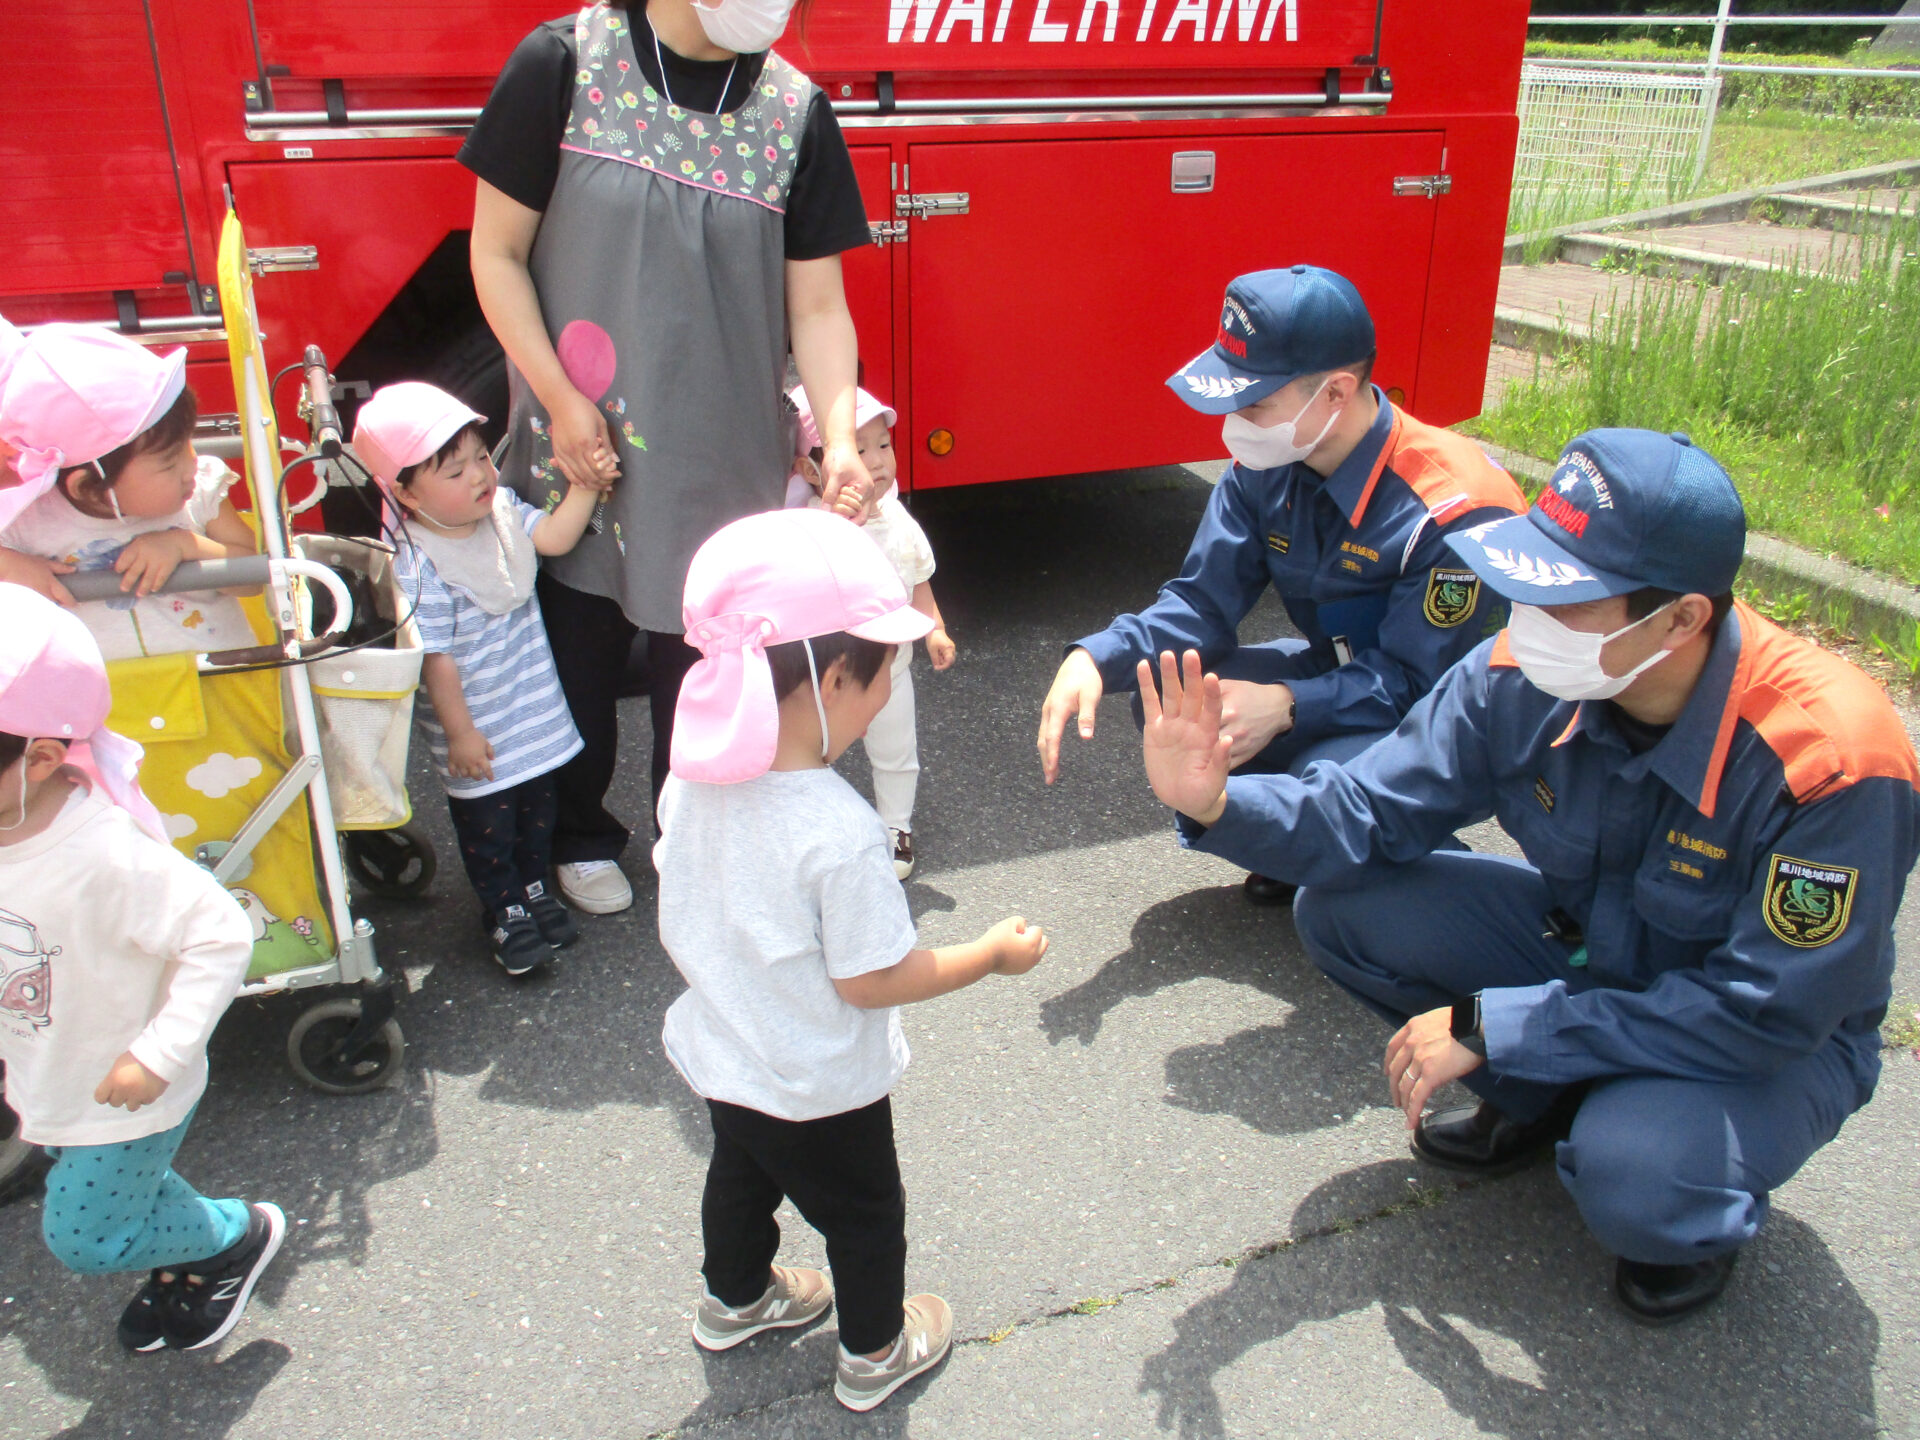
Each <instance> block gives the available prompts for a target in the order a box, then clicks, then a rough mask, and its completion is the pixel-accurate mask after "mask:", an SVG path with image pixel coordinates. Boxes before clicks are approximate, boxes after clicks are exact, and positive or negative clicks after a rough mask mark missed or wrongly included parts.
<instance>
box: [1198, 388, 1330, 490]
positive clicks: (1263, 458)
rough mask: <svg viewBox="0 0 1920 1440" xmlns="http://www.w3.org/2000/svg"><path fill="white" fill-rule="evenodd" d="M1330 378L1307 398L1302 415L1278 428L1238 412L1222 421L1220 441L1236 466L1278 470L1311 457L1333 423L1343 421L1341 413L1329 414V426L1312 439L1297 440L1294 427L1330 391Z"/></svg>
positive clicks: (1297, 415) (1282, 422)
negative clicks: (1321, 392) (1225, 446)
mask: <svg viewBox="0 0 1920 1440" xmlns="http://www.w3.org/2000/svg"><path fill="white" fill-rule="evenodd" d="M1330 378H1331V377H1329V380H1323V381H1322V382H1321V383H1320V390H1316V391H1314V392H1313V394H1312V395H1310V396H1308V397H1307V403H1306V404H1305V405H1302V406H1301V407H1300V411H1299V414H1296V415H1295V416H1294V417H1293V419H1291V420H1282V421H1281V422H1280V423H1279V424H1278V425H1256V424H1254V423H1253V421H1251V420H1249V419H1248V418H1247V417H1246V415H1245V414H1243V413H1242V412H1240V411H1238V410H1236V411H1234V413H1233V414H1231V415H1229V416H1227V418H1226V419H1225V420H1223V421H1221V422H1220V438H1221V439H1222V440H1224V441H1226V442H1227V453H1228V454H1229V455H1231V456H1233V461H1234V464H1236V465H1244V466H1245V467H1246V468H1247V469H1249V470H1277V469H1279V468H1280V467H1281V466H1282V465H1292V464H1295V463H1296V462H1298V461H1301V460H1304V459H1306V458H1307V456H1309V455H1311V454H1312V453H1313V452H1314V449H1315V447H1317V446H1318V445H1319V444H1320V442H1321V441H1322V440H1324V439H1326V438H1327V432H1328V431H1329V430H1331V429H1333V422H1334V421H1336V420H1338V419H1339V418H1340V412H1339V411H1338V410H1336V411H1334V412H1333V414H1331V415H1329V416H1328V417H1327V423H1326V424H1324V425H1322V426H1321V427H1320V433H1319V434H1318V435H1316V436H1314V437H1313V439H1311V440H1304V441H1303V440H1298V439H1296V438H1295V437H1294V427H1295V426H1296V425H1298V424H1299V423H1300V416H1301V415H1304V414H1306V413H1307V411H1308V410H1309V409H1311V408H1312V406H1313V402H1314V401H1315V400H1318V399H1319V398H1320V391H1321V390H1325V389H1326V388H1327V385H1328V384H1329V383H1330Z"/></svg>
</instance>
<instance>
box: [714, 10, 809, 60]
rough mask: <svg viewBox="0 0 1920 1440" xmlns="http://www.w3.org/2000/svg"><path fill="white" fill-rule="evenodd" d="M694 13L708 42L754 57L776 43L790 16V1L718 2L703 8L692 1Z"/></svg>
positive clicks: (791, 11) (791, 12)
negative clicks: (705, 33)
mask: <svg viewBox="0 0 1920 1440" xmlns="http://www.w3.org/2000/svg"><path fill="white" fill-rule="evenodd" d="M693 13H694V14H695V15H697V16H698V17H699V19H700V28H701V29H702V30H704V31H706V32H707V39H709V40H711V41H712V42H713V43H714V44H716V45H718V46H719V47H720V48H721V49H722V50H731V51H733V52H734V54H736V55H754V54H757V53H759V52H760V51H762V50H765V49H766V48H768V47H769V46H770V45H772V44H773V42H774V41H776V40H778V39H779V38H780V36H781V34H782V33H783V32H784V31H785V30H786V28H787V17H788V16H790V15H792V14H793V0H718V3H717V4H715V5H713V6H706V5H702V4H700V3H699V0H694V6H693Z"/></svg>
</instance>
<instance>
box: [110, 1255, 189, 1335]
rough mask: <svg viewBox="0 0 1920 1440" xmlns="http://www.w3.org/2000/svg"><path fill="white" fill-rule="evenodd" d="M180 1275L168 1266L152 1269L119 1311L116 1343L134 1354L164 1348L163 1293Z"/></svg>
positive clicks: (165, 1299) (164, 1296)
mask: <svg viewBox="0 0 1920 1440" xmlns="http://www.w3.org/2000/svg"><path fill="white" fill-rule="evenodd" d="M179 1279H180V1277H179V1276H178V1275H176V1274H175V1273H174V1272H173V1271H171V1270H155V1271H154V1272H153V1273H152V1274H151V1275H149V1276H147V1283H146V1284H144V1285H142V1286H141V1287H140V1293H139V1294H138V1295H135V1296H134V1297H133V1300H132V1301H131V1302H130V1303H129V1304H128V1306H127V1308H126V1309H125V1310H122V1311H121V1312H120V1343H121V1344H122V1345H124V1346H126V1347H127V1349H129V1350H131V1351H133V1353H134V1354H136V1355H144V1354H146V1353H147V1352H148V1351H150V1350H160V1349H164V1348H165V1346H166V1343H167V1334H166V1329H165V1327H164V1326H163V1324H162V1317H163V1316H164V1315H165V1313H166V1308H167V1294H168V1292H169V1291H171V1290H172V1289H173V1287H174V1285H175V1284H177V1283H178V1282H179Z"/></svg>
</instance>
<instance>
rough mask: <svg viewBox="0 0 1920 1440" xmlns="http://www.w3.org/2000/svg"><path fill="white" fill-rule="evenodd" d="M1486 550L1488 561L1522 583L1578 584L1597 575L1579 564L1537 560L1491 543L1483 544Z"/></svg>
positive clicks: (1508, 576) (1482, 547) (1507, 575)
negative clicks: (1500, 548)
mask: <svg viewBox="0 0 1920 1440" xmlns="http://www.w3.org/2000/svg"><path fill="white" fill-rule="evenodd" d="M1480 548H1481V549H1482V550H1483V551H1485V552H1486V556H1487V563H1488V564H1489V565H1491V566H1493V568H1494V569H1496V570H1498V571H1499V572H1500V573H1501V574H1502V575H1505V576H1506V577H1507V578H1508V579H1509V580H1513V581H1515V582H1517V583H1519V584H1521V585H1578V584H1579V583H1580V582H1581V581H1583V580H1592V579H1594V578H1595V577H1594V576H1592V575H1589V574H1587V573H1586V571H1584V570H1582V569H1581V568H1580V567H1579V566H1577V565H1568V564H1565V563H1562V562H1560V561H1554V560H1535V559H1534V558H1533V557H1532V556H1531V555H1526V554H1518V555H1517V554H1515V553H1514V552H1513V551H1511V550H1496V549H1494V548H1493V547H1492V546H1491V545H1486V544H1482V545H1481V547H1480Z"/></svg>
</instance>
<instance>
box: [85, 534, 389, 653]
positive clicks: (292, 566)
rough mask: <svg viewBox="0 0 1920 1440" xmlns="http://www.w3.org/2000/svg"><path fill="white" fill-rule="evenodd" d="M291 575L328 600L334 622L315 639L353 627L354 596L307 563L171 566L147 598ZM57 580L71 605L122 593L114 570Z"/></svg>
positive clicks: (248, 559) (259, 559)
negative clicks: (314, 586) (315, 587)
mask: <svg viewBox="0 0 1920 1440" xmlns="http://www.w3.org/2000/svg"><path fill="white" fill-rule="evenodd" d="M295 575H299V576H303V577H304V578H306V579H308V580H312V581H316V582H317V583H319V584H320V585H321V586H322V587H324V588H325V590H326V591H327V593H328V594H329V595H331V596H332V597H333V620H332V622H331V623H330V624H329V625H328V626H327V628H326V629H325V630H324V631H322V632H321V633H320V634H319V635H317V636H315V637H314V638H315V639H316V640H318V639H325V638H326V637H327V636H330V635H338V634H339V633H340V632H341V631H343V630H345V629H346V628H347V626H348V625H350V624H352V623H353V596H352V595H350V594H349V593H348V592H347V587H346V586H345V585H344V584H342V583H341V580H340V577H339V576H338V575H336V574H335V573H334V572H333V569H332V567H331V566H327V565H321V564H318V563H316V562H315V561H312V560H279V559H275V558H274V557H273V556H271V555H243V556H241V557H239V558H238V559H235V560H184V561H182V562H181V563H180V564H179V565H177V566H175V567H174V571H173V573H172V574H171V575H169V576H168V577H167V583H166V584H164V585H162V586H160V587H159V588H158V589H157V590H155V591H153V592H152V593H153V594H155V595H177V594H180V593H181V592H183V591H198V590H241V589H251V588H253V587H254V586H256V585H274V586H282V585H285V584H286V583H287V581H288V580H289V579H290V578H292V577H293V576H295ZM59 579H60V583H61V584H62V585H64V586H66V587H67V593H68V594H69V595H71V596H73V598H74V599H75V600H111V599H113V598H114V597H115V596H117V595H119V594H120V593H121V590H120V579H121V577H120V574H119V572H118V571H114V570H76V571H75V572H74V573H73V574H71V575H62V576H60V577H59Z"/></svg>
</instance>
